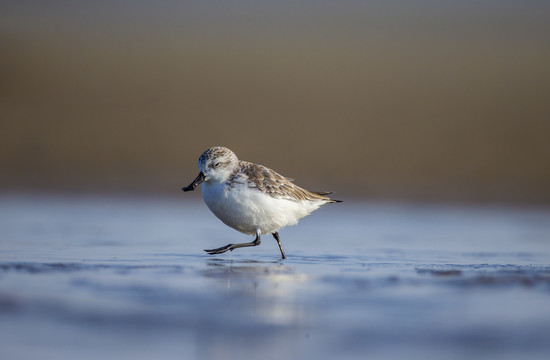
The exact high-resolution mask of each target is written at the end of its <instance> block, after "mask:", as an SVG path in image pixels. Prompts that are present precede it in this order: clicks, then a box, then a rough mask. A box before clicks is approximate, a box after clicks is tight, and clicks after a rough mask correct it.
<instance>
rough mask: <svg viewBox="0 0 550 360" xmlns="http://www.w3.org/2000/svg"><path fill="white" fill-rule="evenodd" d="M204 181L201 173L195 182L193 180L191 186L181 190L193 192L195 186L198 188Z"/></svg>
mask: <svg viewBox="0 0 550 360" xmlns="http://www.w3.org/2000/svg"><path fill="white" fill-rule="evenodd" d="M204 179H205V176H204V174H203V173H202V171H201V172H200V173H199V176H197V178H196V179H195V180H193V182H192V183H191V184H189V185H188V186H186V187H184V188H182V190H183V191H193V190H195V188H196V187H197V186H199V185H200V184H201V183H202V182H203V181H204Z"/></svg>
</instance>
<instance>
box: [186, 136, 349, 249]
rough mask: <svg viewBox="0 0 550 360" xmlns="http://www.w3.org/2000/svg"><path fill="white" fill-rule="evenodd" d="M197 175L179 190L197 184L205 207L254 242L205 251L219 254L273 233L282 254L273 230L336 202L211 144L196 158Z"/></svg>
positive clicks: (324, 193)
mask: <svg viewBox="0 0 550 360" xmlns="http://www.w3.org/2000/svg"><path fill="white" fill-rule="evenodd" d="M198 164H199V169H200V173H199V176H198V177H197V178H196V179H195V181H194V182H193V183H191V185H189V186H187V187H185V188H183V190H184V191H190V190H193V189H194V188H195V187H196V186H197V185H199V184H200V183H202V182H203V181H204V184H203V188H202V194H203V199H204V202H205V203H206V205H207V206H208V208H209V209H210V210H211V211H212V212H213V213H214V215H216V216H217V217H218V218H219V219H220V220H221V221H223V222H224V223H225V224H226V225H228V226H230V227H232V228H234V229H235V230H237V231H240V232H242V233H245V234H252V235H254V234H255V235H256V240H255V241H253V242H251V243H245V244H229V245H227V246H225V247H222V248H219V249H213V250H206V251H207V252H208V253H210V254H219V253H223V252H225V251H228V250H234V249H235V248H237V247H243V246H255V245H258V244H259V243H260V235H261V234H270V233H271V234H273V236H274V237H275V239H276V240H277V243H278V244H279V248H280V250H281V254H282V256H283V258H284V257H285V255H284V252H283V249H282V246H281V244H280V241H279V236H278V233H277V232H278V230H279V229H281V228H283V227H285V226H290V225H295V224H297V223H298V220H300V219H301V218H303V217H304V216H307V215H309V214H311V213H312V212H313V211H314V210H316V209H318V208H319V207H320V206H322V205H325V204H328V203H334V202H340V201H339V200H332V199H330V198H328V197H327V196H325V195H328V194H330V193H328V192H312V191H308V190H305V189H303V188H301V187H299V186H297V185H295V184H294V183H293V182H292V181H291V179H289V178H286V177H284V176H282V175H280V174H278V173H277V172H275V171H273V170H271V169H269V168H267V167H265V166H263V165H258V164H253V163H250V162H247V161H242V160H239V159H238V158H237V156H236V155H235V153H233V152H232V151H231V150H229V149H227V148H225V147H221V146H216V147H212V148H210V149H208V150H206V151H205V152H204V153H203V154H202V155H201V156H200V157H199V162H198Z"/></svg>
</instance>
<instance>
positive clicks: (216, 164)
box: [212, 162, 220, 168]
mask: <svg viewBox="0 0 550 360" xmlns="http://www.w3.org/2000/svg"><path fill="white" fill-rule="evenodd" d="M212 166H213V167H215V168H217V167H218V166H220V163H219V162H217V163H214V165H212Z"/></svg>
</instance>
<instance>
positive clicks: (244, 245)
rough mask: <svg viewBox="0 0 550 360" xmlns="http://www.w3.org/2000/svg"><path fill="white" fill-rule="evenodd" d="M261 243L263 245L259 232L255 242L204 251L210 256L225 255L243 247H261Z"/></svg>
mask: <svg viewBox="0 0 550 360" xmlns="http://www.w3.org/2000/svg"><path fill="white" fill-rule="evenodd" d="M260 243H261V241H260V232H259V231H258V232H257V233H256V239H254V241H251V242H248V243H241V244H227V245H225V246H222V247H220V248H217V249H210V250H204V251H206V252H207V253H208V254H209V255H217V254H223V253H224V252H226V251H233V250H235V249H238V248H241V247H248V246H258V245H260Z"/></svg>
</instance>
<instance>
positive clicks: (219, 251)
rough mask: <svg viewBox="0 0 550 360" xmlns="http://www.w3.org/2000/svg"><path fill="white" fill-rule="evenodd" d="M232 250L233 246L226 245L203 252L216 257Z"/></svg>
mask: <svg viewBox="0 0 550 360" xmlns="http://www.w3.org/2000/svg"><path fill="white" fill-rule="evenodd" d="M233 249H235V248H234V247H233V244H227V245H225V246H222V247H219V248H217V249H210V250H207V249H205V250H204V251H206V252H207V253H208V255H217V254H223V253H224V252H226V251H233Z"/></svg>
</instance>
